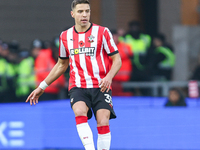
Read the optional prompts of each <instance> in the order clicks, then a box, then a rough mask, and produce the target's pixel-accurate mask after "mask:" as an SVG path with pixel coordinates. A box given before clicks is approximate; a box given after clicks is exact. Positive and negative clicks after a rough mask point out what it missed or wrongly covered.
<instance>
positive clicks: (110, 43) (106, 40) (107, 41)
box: [103, 28, 118, 56]
mask: <svg viewBox="0 0 200 150" xmlns="http://www.w3.org/2000/svg"><path fill="white" fill-rule="evenodd" d="M103 46H104V49H105V50H106V52H107V54H108V55H109V56H112V55H114V54H116V53H118V49H117V46H116V44H115V42H114V40H113V36H112V34H111V32H110V30H109V29H108V28H105V30H104V33H103Z"/></svg>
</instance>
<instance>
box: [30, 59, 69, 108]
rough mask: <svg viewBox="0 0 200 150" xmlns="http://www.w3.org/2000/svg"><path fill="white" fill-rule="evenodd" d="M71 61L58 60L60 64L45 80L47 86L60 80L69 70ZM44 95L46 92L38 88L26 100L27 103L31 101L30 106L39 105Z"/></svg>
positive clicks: (57, 64)
mask: <svg viewBox="0 0 200 150" xmlns="http://www.w3.org/2000/svg"><path fill="white" fill-rule="evenodd" d="M68 66H69V59H60V58H58V62H57V63H56V65H55V66H54V67H53V69H52V70H51V72H50V73H49V74H48V76H47V77H46V78H45V80H44V81H45V82H46V84H47V85H50V84H51V83H52V82H54V81H55V80H56V79H58V78H59V77H60V76H61V75H62V74H63V73H64V72H65V71H66V70H67V68H68ZM43 93H44V90H43V89H42V88H40V87H37V88H36V89H35V90H34V91H33V92H32V93H31V94H30V95H29V96H28V98H27V99H26V102H28V101H30V105H32V104H34V105H35V104H36V103H38V99H39V97H40V96H41V95H42V94H43Z"/></svg>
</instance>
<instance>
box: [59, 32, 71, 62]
mask: <svg viewBox="0 0 200 150" xmlns="http://www.w3.org/2000/svg"><path fill="white" fill-rule="evenodd" d="M59 57H60V58H61V59H68V58H69V51H68V46H67V31H65V32H62V33H61V35H60V39H59Z"/></svg>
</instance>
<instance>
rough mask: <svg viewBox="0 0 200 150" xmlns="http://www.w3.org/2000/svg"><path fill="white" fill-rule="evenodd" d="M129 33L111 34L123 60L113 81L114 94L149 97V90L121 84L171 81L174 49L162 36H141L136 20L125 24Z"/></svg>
mask: <svg viewBox="0 0 200 150" xmlns="http://www.w3.org/2000/svg"><path fill="white" fill-rule="evenodd" d="M128 27H129V28H128V31H125V30H123V29H119V30H114V31H112V33H113V37H114V40H115V43H116V44H117V47H118V50H119V53H120V55H121V58H122V67H121V69H120V71H119V73H118V74H117V75H116V77H115V78H114V79H113V84H114V85H117V86H113V95H137V96H138V95H140V96H151V89H145V88H143V89H137V88H136V89H134V90H133V89H126V90H125V89H123V87H122V84H121V83H122V82H128V81H133V82H149V81H160V82H163V81H171V80H172V72H173V68H174V66H175V59H176V57H175V54H174V51H173V47H172V46H171V45H170V44H169V43H167V40H166V38H165V35H164V34H162V33H157V34H155V35H154V36H150V35H148V34H146V33H144V32H143V31H142V29H141V25H140V23H139V22H138V21H131V22H130V23H129V24H128Z"/></svg>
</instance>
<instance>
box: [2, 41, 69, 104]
mask: <svg viewBox="0 0 200 150" xmlns="http://www.w3.org/2000/svg"><path fill="white" fill-rule="evenodd" d="M58 48H59V37H54V38H53V40H52V41H42V40H40V39H35V40H34V41H32V43H31V46H30V49H22V48H20V43H19V42H18V41H16V40H12V41H10V42H5V41H3V40H0V103H4V102H24V101H25V100H26V98H27V97H28V95H29V94H30V93H31V92H32V90H34V89H35V88H36V86H38V85H39V83H40V82H41V81H43V80H44V79H45V77H46V76H47V75H48V73H49V72H50V70H51V69H52V68H53V66H54V65H55V64H56V62H57V59H58ZM67 78H68V73H67V71H66V74H64V75H62V76H61V77H60V78H59V79H58V80H56V81H55V82H54V83H53V84H52V85H51V86H49V87H48V88H47V89H46V90H45V93H44V94H43V95H42V96H41V97H40V100H55V99H62V98H66V97H65V95H63V94H65V93H64V92H62V91H63V90H66V89H65V85H66V84H67V83H66V82H67ZM66 91H67V90H66ZM61 92H62V93H63V94H62V93H61Z"/></svg>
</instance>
